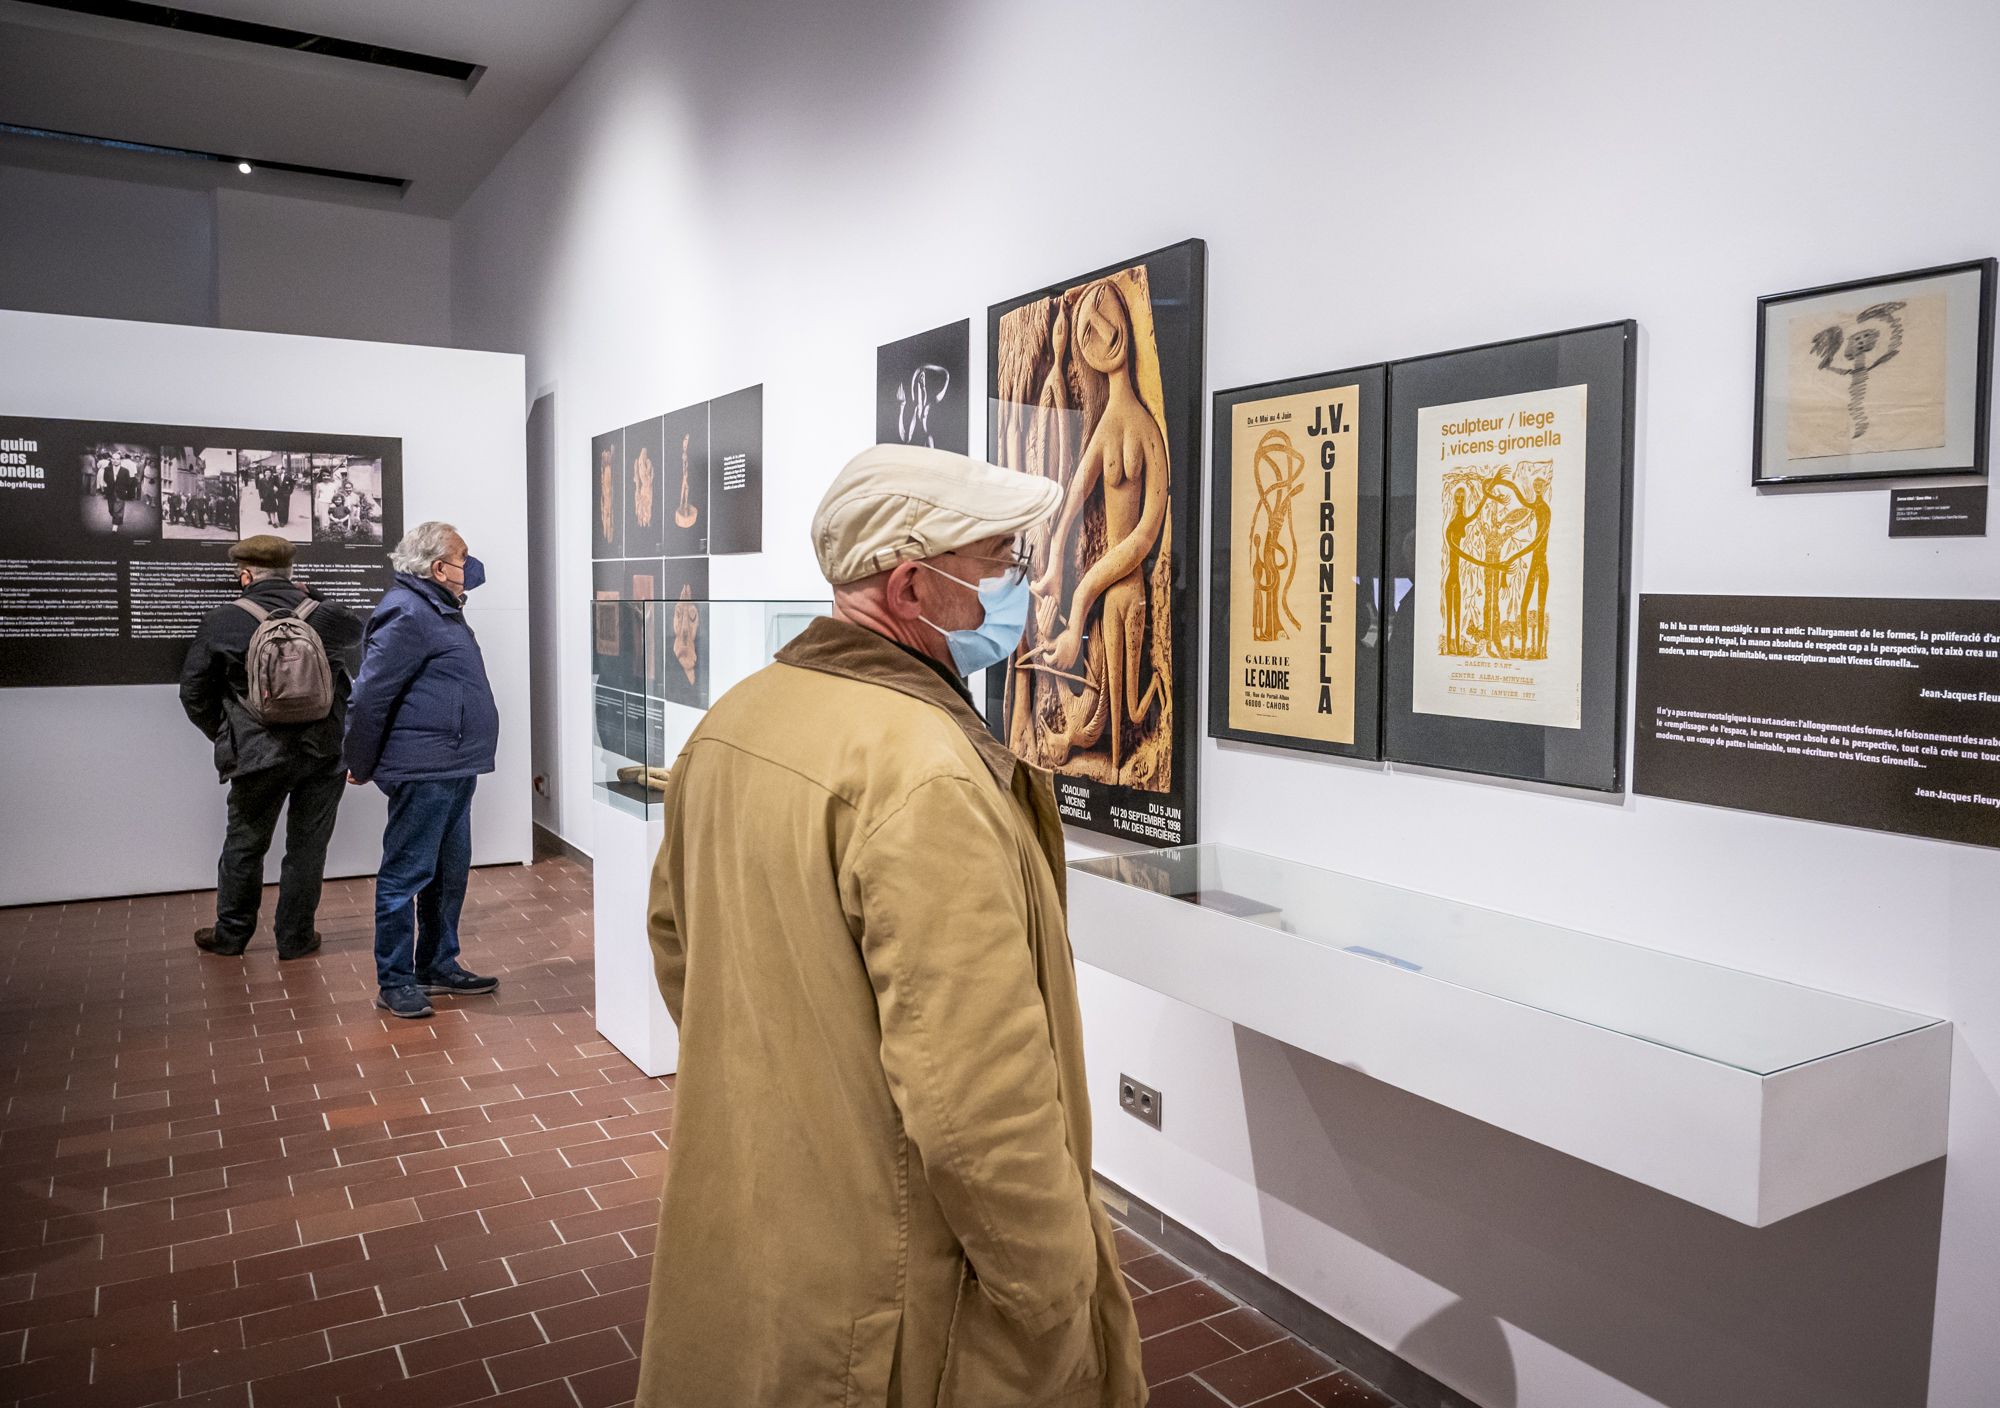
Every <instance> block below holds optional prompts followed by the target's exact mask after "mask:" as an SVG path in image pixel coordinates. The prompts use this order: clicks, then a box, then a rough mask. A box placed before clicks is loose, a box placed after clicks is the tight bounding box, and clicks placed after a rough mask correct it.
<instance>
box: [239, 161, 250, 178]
mask: <svg viewBox="0 0 2000 1408" xmlns="http://www.w3.org/2000/svg"><path fill="white" fill-rule="evenodd" d="M236 169H237V170H238V171H241V172H242V173H243V174H244V175H245V176H248V175H249V174H250V163H249V162H247V161H239V162H237V163H236Z"/></svg>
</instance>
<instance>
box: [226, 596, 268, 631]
mask: <svg viewBox="0 0 2000 1408" xmlns="http://www.w3.org/2000/svg"><path fill="white" fill-rule="evenodd" d="M233 604H234V605H237V606H240V607H242V608H243V609H244V610H245V611H247V612H249V613H250V614H251V615H252V616H255V617H256V618H257V624H258V625H260V626H261V625H263V624H264V622H266V621H268V620H270V619H271V613H270V612H268V611H266V610H265V609H264V608H263V607H261V606H259V605H258V604H257V603H256V602H254V601H252V600H250V598H249V597H247V596H239V597H237V598H236V600H235V602H234V603H233Z"/></svg>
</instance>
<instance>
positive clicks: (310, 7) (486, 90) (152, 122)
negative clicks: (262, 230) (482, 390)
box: [0, 0, 632, 215]
mask: <svg viewBox="0 0 2000 1408" xmlns="http://www.w3.org/2000/svg"><path fill="white" fill-rule="evenodd" d="M166 3H170V4H172V5H173V6H174V7H175V8H178V9H183V10H196V11H200V12H202V13H204V14H211V15H222V16H227V17H230V18H233V19H242V20H250V21H254V22H256V23H259V24H269V25H281V26H284V27H285V28H288V29H299V30H306V31H310V32H313V33H317V34H325V35H328V36H331V37H333V38H337V39H349V40H355V41H358V42H361V43H367V44H378V45H387V46H390V47H393V48H398V49H408V50H414V51H416V52H418V53H424V54H432V55H436V56H438V57H441V58H448V59H460V60H463V61H465V62H467V63H473V64H482V65H484V66H485V69H486V72H485V73H484V74H483V75H481V76H480V78H479V79H478V81H477V82H476V83H475V84H474V85H473V87H472V89H471V91H470V92H468V91H467V90H466V88H465V85H463V84H462V83H457V82H453V81H451V80H449V79H445V78H436V77H431V76H429V75H425V74H416V73H407V72H402V71H399V70H392V69H387V68H381V67H378V66H376V65H372V64H361V63H355V62H353V61H350V60H347V59H338V58H330V57H326V56H324V55H318V54H301V53H291V52H288V51H285V50H281V49H275V48H271V47H269V46H267V45H261V44H246V43H242V42H239V41H236V40H230V39H220V38H210V37H206V36H202V35H194V34H186V33H181V32H178V31H175V30H171V29H163V28H160V27H157V26H154V25H146V24H132V23H127V22H123V21H118V20H106V19H98V18H94V17H90V16H84V15H75V14H69V13H66V12H64V11H61V10H53V9H46V8H43V7H42V6H38V5H31V4H24V3H20V0H0V122H5V123H13V124H16V125H19V126H26V127H39V128H47V129H51V130H55V131H63V132H78V133H84V134H87V135H90V136H93V137H109V138H115V139H118V140H121V141H130V142H144V143H148V144H151V145H155V146H168V147H180V148H186V149H191V150H197V151H212V152H223V153H228V154H232V155H242V156H247V157H250V158H252V159H253V160H255V159H259V158H261V159H263V160H267V161H287V162H296V163H299V164H302V165H307V166H318V167H329V168H333V169H337V170H345V171H361V172H367V173H369V174H372V175H378V176H397V177H404V178H407V179H408V180H409V181H410V187H409V189H408V191H407V192H406V193H404V194H402V195H398V194H397V193H396V192H395V191H394V190H393V189H380V190H377V189H372V188H368V187H362V186H358V185H353V184H352V183H347V182H331V181H323V180H318V179H315V178H312V177H306V176H293V175H288V174H286V173H283V172H267V171H260V172H257V173H255V174H253V175H251V176H248V177H246V176H242V175H239V174H238V173H237V171H236V169H235V168H234V167H230V166H220V165H216V164H212V163H195V162H187V161H181V160H174V159H170V158H165V157H151V156H143V155H137V154H133V153H127V152H115V151H104V150H101V149H98V148H93V147H88V146H82V145H78V144H73V143H58V142H50V141H46V140H38V139H33V138H28V137H21V136H16V135H13V134H0V163H7V164H13V165H19V166H39V167H45V168H54V169H58V170H66V171H78V172H84V173H87V174H92V175H102V176H113V177H123V178H125V179H131V180H148V181H160V182H164V183H168V184H175V185H192V186H209V185H222V184H235V183H249V182H255V183H257V188H258V189H268V190H273V191H283V192H284V193H286V194H291V195H304V196H313V197H316V198H319V199H325V200H335V201H342V202H345V203H349V204H356V205H374V206H382V205H387V206H393V207H395V208H398V209H403V210H408V211H411V212H414V213H418V214H423V215H450V214H452V213H453V212H454V211H456V210H457V209H458V207H459V205H460V203H462V202H463V201H464V200H465V198H466V197H467V196H469V195H471V194H472V192H473V190H474V189H476V188H477V187H478V185H479V183H480V181H481V180H483V179H484V178H485V176H486V174H487V173H488V172H489V171H491V170H492V169H493V167H494V165H495V164H496V163H497V162H498V161H499V160H500V158H501V157H502V156H503V155H504V154H505V153H506V151H507V149H508V148H509V147H511V146H512V145H513V144H514V142H515V140H516V139H517V138H519V137H520V135H521V134H522V133H523V132H524V131H526V130H527V128H528V125H529V124H530V123H532V122H533V121H534V120H535V118H536V117H537V116H539V115H540V113H541V111H542V110H543V109H544V108H545V107H547V106H548V104H549V101H550V100H551V99H553V98H554V97H555V95H556V94H557V93H558V92H560V91H561V89H562V86H563V84H564V83H566V82H568V80H569V78H570V76H571V75H572V74H574V73H575V72H576V70H577V68H578V67H579V66H580V65H581V64H582V63H583V61H584V59H585V58H586V57H587V56H588V55H589V54H590V52H591V50H592V49H594V48H595V47H596V46H597V44H598V42H599V41H600V40H601V39H603V37H604V36H605V34H606V33H607V32H608V31H609V30H610V29H611V26H612V25H613V24H615V23H616V22H617V20H618V19H619V18H620V17H621V16H622V15H623V14H624V13H625V11H626V10H628V9H630V8H631V5H632V0H166Z"/></svg>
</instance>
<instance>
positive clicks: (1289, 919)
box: [1071, 845, 1937, 1075]
mask: <svg viewBox="0 0 2000 1408" xmlns="http://www.w3.org/2000/svg"><path fill="white" fill-rule="evenodd" d="M1071 868H1072V869H1074V870H1076V871H1078V872H1080V873H1082V874H1086V875H1095V876H1101V877H1102V878H1104V879H1107V880H1113V881H1116V882H1118V883H1120V884H1123V885H1128V886H1132V887H1134V888H1136V889H1139V890H1144V891H1150V892H1152V893H1155V894H1157V895H1160V896H1162V897H1164V898H1166V899H1170V900H1174V901H1177V902H1180V903H1184V904H1188V905H1192V906H1195V907H1198V908H1200V909H1202V910H1204V911H1207V912H1208V913H1210V914H1215V915H1226V916H1228V917H1229V918H1231V919H1233V920H1236V921H1239V922H1241V923H1246V924H1252V925H1256V926H1259V927H1261V928H1266V929H1274V930H1278V931H1280V932H1283V933H1285V934H1289V935H1292V936H1295V937H1296V938H1297V939H1299V940H1301V941H1303V942H1306V943H1311V944H1317V945H1321V946H1323V947H1326V948H1330V949H1335V950H1338V951H1340V952H1342V953H1344V954H1347V955H1349V956H1351V957H1352V958H1354V959H1355V960H1356V961H1357V962H1372V963H1379V964H1384V965H1387V966H1389V967H1391V968H1395V969H1398V970H1400V971H1402V972H1406V973H1409V974H1412V975H1415V976H1419V977H1421V978H1425V979H1430V980H1433V981H1437V982H1443V983H1451V984H1454V985H1456V986H1458V987H1462V988H1469V989H1472V990H1474V991H1477V992H1482V993H1485V994H1487V995H1488V996H1491V997H1495V998H1499V999H1501V1000H1504V1001H1508V1002H1516V1003H1520V1004H1522V1005H1524V1006H1528V1007H1534V1008H1537V1009H1540V1010H1542V1011H1545V1012H1550V1013H1554V1014H1556V1015H1558V1016H1563V1017H1567V1018H1571V1019H1573V1020H1575V1021H1579V1022H1587V1023H1590V1024H1591V1025H1593V1026H1598V1027H1603V1028H1606V1029H1609V1030H1613V1031H1618V1032H1621V1033H1624V1034H1625V1035H1628V1036H1632V1037H1635V1038H1638V1039H1640V1040H1644V1041H1650V1042H1654V1043H1656V1044H1658V1045H1661V1046H1666V1047H1670V1048H1672V1049H1674V1050H1677V1051H1683V1052H1686V1053H1688V1054H1689V1055H1691V1056H1698V1057H1701V1058H1703V1059H1705V1060H1710V1061H1718V1062H1722V1063H1724V1064H1727V1065H1730V1066H1734V1067H1737V1068H1739V1069H1741V1070H1746V1071H1751V1072H1755V1073H1757V1074H1760V1075H1769V1074H1771V1073H1773V1072H1775V1071H1780V1070H1784V1069H1786V1068H1787V1067H1790V1066H1796V1065H1799V1064H1801V1063H1803V1062H1806V1061H1813V1060H1818V1059H1820V1058H1822V1057H1826V1056H1830V1055H1833V1054H1835V1053H1837V1052H1841V1051H1845V1050H1849V1049H1852V1048H1854V1047H1857V1046H1865V1045H1867V1044H1869V1043H1871V1042H1877V1041H1883V1040H1887V1039H1888V1038H1890V1037H1894V1036H1900V1035H1902V1034H1903V1033H1905V1032H1911V1031H1916V1030H1919V1029H1921V1028H1923V1027H1927V1026H1930V1025H1932V1024H1934V1023H1935V1022H1936V1021H1937V1019H1936V1018H1934V1017H1927V1016H1923V1015H1921V1014H1919V1013H1914V1012H1905V1011H1901V1010H1898V1009H1896V1008H1893V1007H1885V1006H1882V1005H1880V1004H1878V1003H1873V1002H1865V1001H1861V1000H1859V999H1857V998H1851V997H1842V996H1840V995H1838V994H1835V993H1829V992H1822V991H1820V990H1818V989H1816V988H1808V987H1803V986H1800V985H1799V984H1796V983H1789V982H1785V981H1783V980H1781V979H1777V978H1767V977H1762V976H1760V975H1757V974H1754V973H1745V972H1741V971H1739V970H1737V969H1733V968H1725V967H1722V966H1720V965H1718V964H1714V963H1705V962H1701V961H1699V960H1696V959H1690V958H1682V957H1679V956H1677V955H1674V954H1670V953H1663V952H1660V951H1659V950H1657V949H1649V948H1644V947H1641V946H1640V945H1637V944H1631V943H1624V942H1621V941H1618V940H1615V939H1607V938H1602V937H1600V936H1598V935H1594V934H1587V933H1583V932H1581V931H1579V930H1575V929H1565V928H1561V927H1559V926H1557V925H1554V924H1545V923H1542V922H1540V921H1538V920H1533V919H1523V918H1520V917H1518V916H1515V915H1510V914H1502V913H1500V912H1498V911H1496V910H1490V909H1482V908H1480V907H1479V906H1477V905H1471V904H1465V903H1462V902H1460V901H1457V900H1448V899H1442V898H1439V897H1437V896H1435V895H1426V894H1421V893H1418V892H1417V891H1414V890H1405V889H1400V888H1398V887H1396V886H1394V885H1385V884H1381V883H1379V882H1376V881H1372V880H1363V879H1359V878H1358V877H1355V876H1352V875H1344V874H1341V873H1339V872H1338V871H1332V870H1323V869H1321V868H1319V867H1317V866H1311V865H1304V864H1301V863H1299V862H1296V861H1287V860H1280V859H1278V858H1276V857H1274V856H1266V855H1260V854H1257V853H1256V852H1253V851H1244V850H1238V849H1236V848H1234V847H1230V846H1218V845H1198V846H1179V847H1174V848H1172V849H1168V850H1160V851H1147V852H1141V853H1137V854H1133V855H1125V856H1105V857H1101V858H1095V859H1090V860H1080V861H1076V862H1074V863H1073V865H1072V867H1071ZM1216 932H1217V933H1218V934H1222V933H1226V932H1227V930H1226V929H1220V928H1218V929H1217V930H1216ZM1086 956H1087V954H1086ZM1217 961H1218V962H1224V961H1228V956H1227V955H1226V954H1224V953H1221V952H1218V954H1217Z"/></svg>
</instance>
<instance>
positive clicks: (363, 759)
mask: <svg viewBox="0 0 2000 1408" xmlns="http://www.w3.org/2000/svg"><path fill="white" fill-rule="evenodd" d="M389 561H390V563H391V565H393V566H394V567H395V569H396V580H395V584H394V585H393V586H391V587H390V588H389V590H388V591H387V592H385V593H383V595H382V603H381V605H379V606H377V607H376V608H375V614H374V616H373V617H372V618H370V620H369V622H368V634H367V638H366V640H365V642H364V644H363V654H362V660H361V674H360V676H359V677H358V678H357V679H356V680H355V681H354V698H353V700H352V702H351V703H350V704H349V706H348V711H347V769H348V781H350V782H352V783H355V784H357V785H359V784H361V783H366V782H373V783H374V784H375V785H376V786H378V787H380V788H381V789H382V791H383V792H384V793H386V794H387V795H388V798H389V824H388V827H387V829H386V830H385V831H384V832H383V834H382V867H381V869H380V870H379V871H378V872H377V873H376V876H375V976H376V980H377V982H378V984H379V985H380V987H381V993H380V995H379V996H378V997H377V998H376V999H375V1005H376V1006H377V1007H380V1008H381V1009H382V1010H383V1011H385V1012H388V1013H390V1014H391V1015H393V1016H397V1017H428V1016H430V1015H431V1011H432V1008H431V1003H430V998H431V997H434V996H437V995H439V994H445V993H450V994H456V995H460V996H467V995H475V994H480V993H490V992H492V991H493V990H494V989H495V988H497V987H499V986H500V980H499V979H498V978H482V977H480V976H479V975H478V974H477V973H472V972H468V971H467V970H466V969H465V968H463V967H461V966H460V964H459V961H458V916H459V910H460V909H461V908H462V907H463V905H464V903H465V885H466V877H467V872H468V871H469V870H470V869H471V866H472V791H473V788H474V786H475V785H476V784H477V783H478V781H479V775H480V774H481V773H487V772H492V771H493V754H494V750H495V748H496V747H497V745H498V743H499V739H500V714H499V710H498V709H497V708H496V707H495V706H494V703H493V688H492V686H491V685H490V684H489V683H488V682H487V679H486V662H485V660H484V659H483V658H482V657H481V656H480V653H479V642H478V641H477V640H475V639H474V638H473V634H472V627H470V626H469V625H467V624H466V621H465V611H464V607H465V598H466V596H467V595H468V594H469V593H470V592H471V591H472V590H473V589H474V588H475V587H477V586H478V585H479V584H480V583H481V582H483V581H485V580H486V568H485V565H484V564H483V563H481V562H480V560H479V559H478V558H476V557H473V556H472V555H471V554H470V553H469V552H468V551H467V550H466V545H465V539H464V538H462V537H460V536H459V534H458V530H457V529H456V528H454V527H452V526H451V525H450V524H449V523H439V522H435V521H433V522H429V523H419V524H418V525H417V526H416V527H414V528H412V529H411V530H410V531H409V532H408V533H405V534H404V535H403V541H402V542H400V543H398V544H396V547H395V550H394V551H392V552H391V553H390V554H389Z"/></svg>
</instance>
